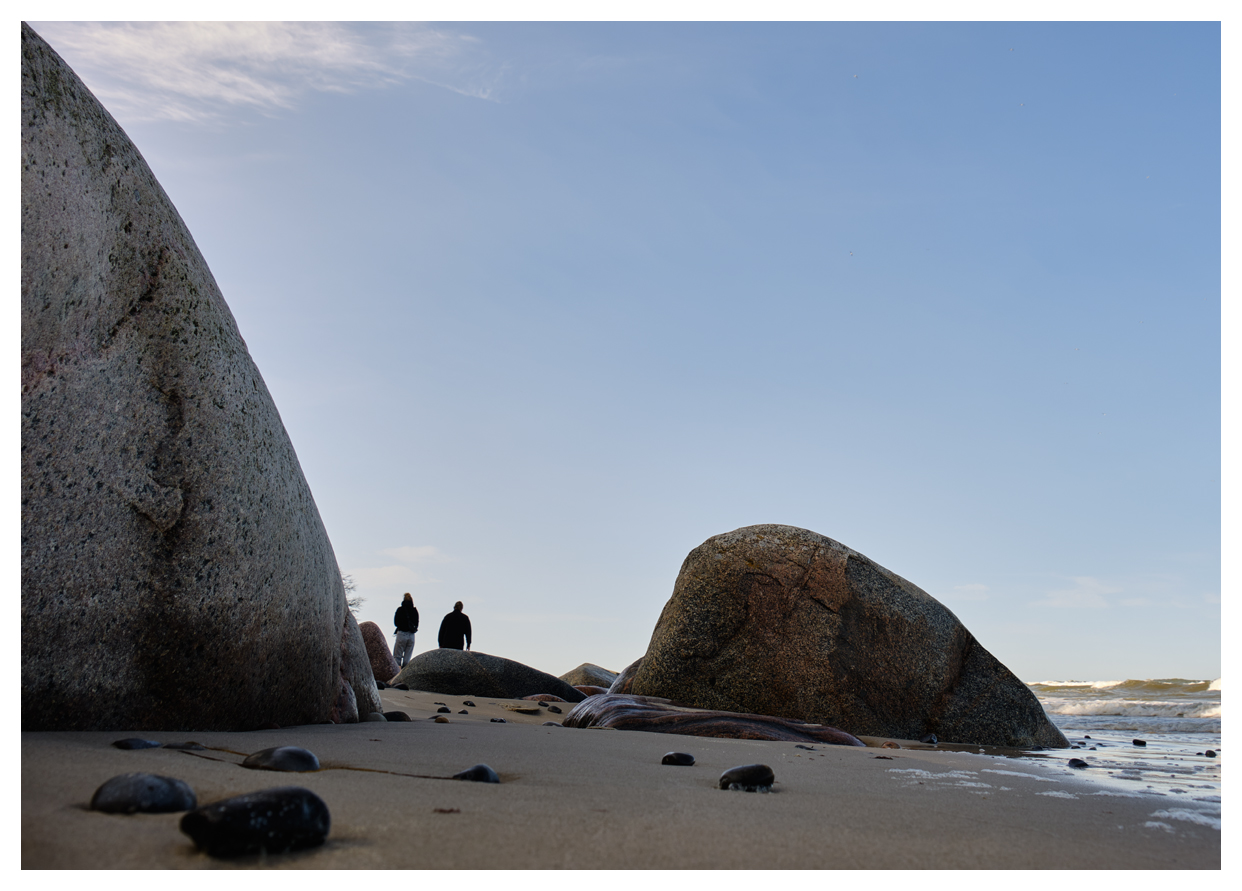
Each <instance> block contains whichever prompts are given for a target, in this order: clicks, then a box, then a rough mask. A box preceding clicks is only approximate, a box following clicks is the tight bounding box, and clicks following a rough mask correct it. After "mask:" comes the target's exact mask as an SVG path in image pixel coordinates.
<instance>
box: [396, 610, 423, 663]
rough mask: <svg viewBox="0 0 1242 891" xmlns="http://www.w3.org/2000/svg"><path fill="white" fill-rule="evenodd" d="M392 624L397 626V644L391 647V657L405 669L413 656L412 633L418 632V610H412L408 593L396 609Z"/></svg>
mask: <svg viewBox="0 0 1242 891" xmlns="http://www.w3.org/2000/svg"><path fill="white" fill-rule="evenodd" d="M392 623H393V624H394V625H396V626H397V632H396V637H397V642H396V643H394V644H393V646H392V657H393V658H394V659H396V660H397V664H398V665H399V666H401V667H402V668H405V666H406V664H407V663H408V662H409V661H410V656H412V655H413V654H414V632H415V631H417V630H418V610H416V609H415V608H414V598H412V597H411V596H410V595H409V594H408V593H407V594H406V595H405V598H404V599H403V600H402V601H401V605H400V606H399V607H397V612H396V613H395V614H394V615H393V617H392Z"/></svg>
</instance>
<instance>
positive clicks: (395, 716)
mask: <svg viewBox="0 0 1242 891" xmlns="http://www.w3.org/2000/svg"><path fill="white" fill-rule="evenodd" d="M384 717H385V718H387V719H388V720H389V721H408V720H410V716H409V715H407V714H406V713H405V712H384Z"/></svg>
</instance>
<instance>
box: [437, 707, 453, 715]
mask: <svg viewBox="0 0 1242 891" xmlns="http://www.w3.org/2000/svg"><path fill="white" fill-rule="evenodd" d="M436 711H438V712H440V713H441V714H444V715H451V714H452V713H453V710H452V709H451V708H449V707H448V706H447V705H442V706H440V707H439V708H438V709H436Z"/></svg>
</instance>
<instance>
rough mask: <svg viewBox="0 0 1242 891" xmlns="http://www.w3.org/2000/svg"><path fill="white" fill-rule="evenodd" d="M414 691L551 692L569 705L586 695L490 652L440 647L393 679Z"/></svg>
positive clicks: (509, 695)
mask: <svg viewBox="0 0 1242 891" xmlns="http://www.w3.org/2000/svg"><path fill="white" fill-rule="evenodd" d="M393 683H394V684H409V686H410V689H411V690H427V691H430V692H432V693H443V694H444V695H446V696H472V695H473V696H495V697H497V698H498V699H521V698H522V697H523V696H530V695H532V694H535V693H551V694H553V695H554V696H559V697H561V698H562V699H564V700H565V701H566V702H581V701H582V700H583V699H585V698H586V696H585V695H584V694H582V693H580V692H578V691H577V690H575V689H574V688H573V687H571V686H570V685H569V684H567V683H565V682H564V681H562V680H561V679H560V678H558V677H553V676H552V675H550V674H547V673H545V672H542V671H539V670H538V669H535V668H531V667H530V666H529V665H523V664H522V663H521V662H514V661H513V660H512V659H504V658H502V657H500V656H490V655H488V654H487V653H476V652H474V651H472V650H454V649H451V648H440V649H437V650H428V651H427V652H425V653H419V654H418V655H417V656H415V657H414V658H413V659H411V660H410V663H409V664H408V665H407V666H406V667H405V668H403V669H401V673H400V674H399V675H397V676H396V677H395V678H393Z"/></svg>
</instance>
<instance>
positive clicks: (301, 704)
mask: <svg viewBox="0 0 1242 891" xmlns="http://www.w3.org/2000/svg"><path fill="white" fill-rule="evenodd" d="M21 61H22V87H21V90H22V94H21V104H22V107H21V128H22V147H21V152H22V162H21V168H22V170H21V176H22V201H21V204H22V206H21V215H22V237H21V251H22V272H21V298H22V306H21V325H22V345H21V350H22V352H21V386H22V397H21V399H22V407H21V431H22V433H21V436H22V444H21V477H22V494H21V512H22V535H21V550H22V577H21V602H22V607H21V610H22V613H21V624H20V627H21V656H22V675H21V677H22V680H21V686H22V719H21V720H22V729H23V730H108V729H121V728H124V729H127V730H134V729H142V730H190V729H195V730H240V729H253V728H257V727H260V726H263V725H265V724H269V723H276V724H280V725H283V726H290V725H296V724H312V723H316V722H321V721H324V720H326V719H327V717H328V714H329V712H330V711H331V709H332V705H333V703H334V702H335V700H336V697H337V687H338V681H339V678H340V677H341V643H342V637H343V635H344V634H345V633H346V631H347V628H346V626H347V617H348V615H349V611H348V609H347V607H346V603H345V591H344V589H343V587H342V585H341V577H340V571H339V569H338V568H337V563H336V558H335V556H334V555H333V552H332V546H331V544H330V543H329V542H328V536H327V533H326V532H325V531H324V526H323V523H322V521H321V520H320V517H319V512H318V511H317V510H316V508H315V502H314V499H313V498H312V497H311V492H310V489H309V487H308V486H307V484H306V479H305V477H304V476H303V474H302V470H301V467H300V466H299V464H298V459H297V455H296V454H295V453H294V450H293V445H292V444H291V443H290V441H289V437H288V435H287V434H286V432H285V428H284V425H283V424H282V423H281V420H280V415H279V414H278V413H277V411H276V406H275V405H274V404H273V403H272V398H271V395H270V394H269V393H268V390H267V387H266V386H265V385H264V383H263V379H262V377H261V376H260V375H259V371H258V369H257V368H256V367H255V365H254V362H253V361H251V358H250V355H249V353H248V352H247V350H246V344H245V342H244V341H243V340H242V337H241V334H240V332H239V331H238V329H237V324H236V322H235V321H234V320H233V316H232V314H231V313H230V312H229V308H228V306H227V305H226V304H225V302H224V298H223V297H222V296H221V294H220V290H219V288H218V287H217V286H216V282H215V280H214V279H213V278H212V275H211V272H210V271H209V270H208V268H207V264H206V263H205V262H204V260H203V257H202V255H201V254H200V253H199V250H198V248H197V247H196V246H195V244H194V239H193V238H192V237H191V236H190V233H189V231H188V230H187V229H186V226H185V223H184V222H183V221H182V220H181V217H180V216H179V215H178V213H177V211H176V208H174V207H173V205H172V202H171V201H169V199H168V196H167V195H166V194H165V193H164V190H163V189H162V188H161V187H160V184H159V183H158V182H157V181H156V179H155V176H154V175H153V174H152V173H151V170H150V168H149V167H148V166H147V164H146V162H145V161H144V160H143V158H142V156H141V155H140V154H139V153H138V150H137V149H136V148H135V147H134V145H133V143H132V142H131V141H130V140H129V138H128V137H127V136H126V135H125V133H124V131H122V130H121V128H120V127H119V126H118V125H117V123H116V121H115V120H113V119H112V117H111V116H110V115H109V114H108V112H107V111H105V110H104V108H103V106H101V105H100V104H99V102H98V101H97V100H96V99H95V97H94V96H93V95H91V93H90V91H89V90H87V89H86V87H85V86H84V85H83V84H82V82H81V80H79V79H78V77H77V75H76V74H74V73H73V71H72V70H71V69H70V68H69V66H68V65H66V64H65V63H64V61H63V60H62V59H61V58H60V57H59V56H58V55H57V54H56V53H55V52H54V51H53V50H52V49H51V48H50V47H49V46H48V45H47V44H46V43H45V42H44V41H43V39H42V38H40V37H39V36H38V35H37V34H36V33H35V32H34V31H33V30H31V29H30V27H29V26H27V25H25V24H22V26H21ZM351 683H353V684H354V685H355V686H358V684H359V682H358V679H357V678H351Z"/></svg>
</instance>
